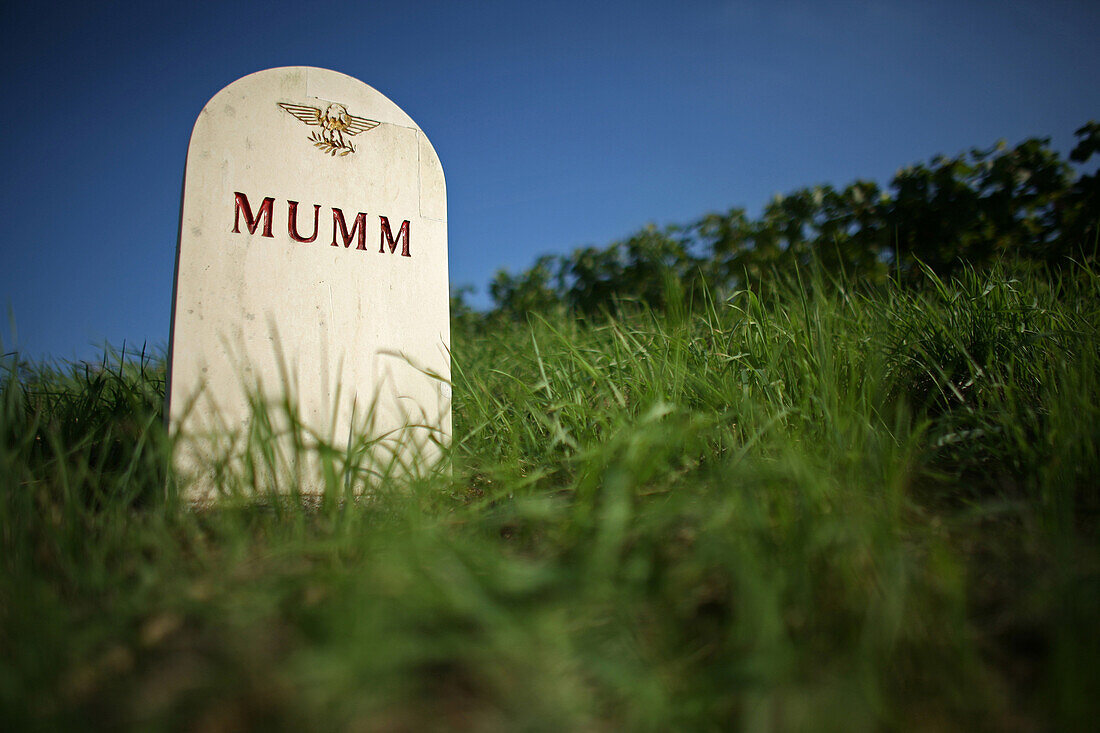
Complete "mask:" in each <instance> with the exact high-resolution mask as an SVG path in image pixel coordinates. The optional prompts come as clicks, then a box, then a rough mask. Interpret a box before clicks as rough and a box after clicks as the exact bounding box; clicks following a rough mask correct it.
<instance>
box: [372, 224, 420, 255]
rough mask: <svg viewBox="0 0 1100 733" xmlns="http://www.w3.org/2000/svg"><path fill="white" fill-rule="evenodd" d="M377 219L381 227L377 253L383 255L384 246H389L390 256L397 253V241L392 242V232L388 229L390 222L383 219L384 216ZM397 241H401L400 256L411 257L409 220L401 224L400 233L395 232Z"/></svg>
mask: <svg viewBox="0 0 1100 733" xmlns="http://www.w3.org/2000/svg"><path fill="white" fill-rule="evenodd" d="M378 219H379V221H380V222H381V225H382V226H381V229H382V233H381V237H380V239H381V243H380V244H379V247H378V251H379V253H382V254H384V253H385V252H386V245H389V248H390V254H393V253H394V252H396V251H397V241H396V240H394V238H393V230H392V229H390V220H389V218H388V217H385V216H380V217H378ZM397 239H399V240H401V256H402V257H412V255H410V254H409V220H408V219H406V220H405V221H403V222H401V229H400V231H398V232H397Z"/></svg>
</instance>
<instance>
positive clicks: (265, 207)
mask: <svg viewBox="0 0 1100 733" xmlns="http://www.w3.org/2000/svg"><path fill="white" fill-rule="evenodd" d="M274 205H275V199H273V198H271V197H270V196H268V197H267V198H265V199H264V202H263V203H262V204H260V210H259V212H258V213H257V214H256V216H252V207H251V206H249V205H248V197H247V196H245V195H244V194H243V193H237V192H234V193H233V233H234V234H240V233H241V213H242V212H243V213H244V225H245V227H246V228H247V229H248V233H249V234H255V233H256V229H257V228H258V227H259V226H260V220H261V219H263V222H264V233H263V236H265V237H270V236H272V235H271V207H272V206H274Z"/></svg>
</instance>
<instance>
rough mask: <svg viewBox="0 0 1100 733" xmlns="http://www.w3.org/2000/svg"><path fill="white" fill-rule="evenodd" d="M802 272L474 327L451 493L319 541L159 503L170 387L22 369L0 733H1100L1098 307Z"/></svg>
mask: <svg viewBox="0 0 1100 733" xmlns="http://www.w3.org/2000/svg"><path fill="white" fill-rule="evenodd" d="M802 275H803V278H802V279H797V278H796V279H794V280H792V281H791V282H788V283H785V284H781V285H778V286H777V287H775V288H774V289H773V290H771V291H770V292H769V294H768V295H767V296H762V297H758V296H757V295H755V294H753V293H750V292H740V293H735V294H733V295H731V296H730V297H728V298H726V299H713V300H712V301H709V302H705V303H694V304H684V305H683V306H682V307H677V308H674V309H672V310H671V311H669V312H667V313H655V312H652V311H649V310H647V309H646V308H644V307H642V306H640V305H638V306H634V305H631V304H623V307H622V313H621V315H619V316H617V317H615V318H607V319H601V320H596V321H591V322H583V321H579V320H575V319H570V318H567V317H563V316H546V317H545V318H539V317H532V318H531V320H530V323H528V324H513V323H508V322H493V323H482V324H476V323H473V324H471V323H467V322H463V323H461V324H456V329H455V334H454V343H453V359H454V368H453V380H454V386H455V389H454V395H455V404H454V416H455V438H454V444H453V447H452V450H451V453H450V459H451V464H452V471H451V472H450V473H444V474H443V475H440V476H436V477H435V478H431V479H425V480H422V481H418V482H415V483H411V484H408V483H398V482H386V483H383V484H381V485H379V486H377V487H376V488H375V490H374V491H373V492H372V494H371V497H370V498H369V499H368V500H363V501H359V502H338V501H325V502H323V503H322V504H321V505H320V506H319V507H313V508H309V509H305V508H296V507H294V506H288V505H286V504H280V503H278V502H274V503H273V502H271V501H267V502H265V503H260V504H257V503H255V502H251V503H250V502H248V501H241V500H239V499H238V500H232V499H231V500H227V501H225V502H223V503H222V504H221V505H219V507H218V508H215V509H212V510H207V511H190V510H188V509H187V508H186V506H184V505H183V504H182V502H181V501H180V500H179V499H178V497H177V495H176V493H175V491H174V490H169V491H166V490H165V488H164V487H165V486H166V484H167V485H168V486H169V487H171V485H172V483H171V481H169V480H168V478H169V476H168V469H167V460H166V456H167V455H168V451H169V450H170V441H169V439H168V436H167V435H166V434H165V432H164V429H163V426H162V416H161V410H162V396H163V364H161V363H160V361H159V360H156V359H149V358H140V359H133V358H129V359H122V358H120V357H119V356H118V355H114V356H112V357H110V358H105V360H104V364H103V365H100V366H97V367H95V368H85V367H75V368H73V367H65V366H60V365H46V366H34V365H26V364H22V365H20V364H18V363H17V362H16V361H15V360H14V358H8V360H7V362H6V366H5V372H4V376H3V383H2V386H0V392H2V394H0V411H2V412H0V530H2V540H0V542H2V544H0V568H2V572H0V720H2V721H4V723H5V724H4V725H2V726H0V727H3V728H5V729H8V730H33V729H45V730H49V729H57V728H59V727H68V728H73V729H87V728H118V727H124V728H136V729H142V730H244V729H256V730H301V729H315V730H380V731H396V730H416V731H419V730H443V729H463V730H467V729H468V730H509V731H511V730H548V731H558V730H591V729H598V730H621V729H626V730H729V729H741V730H750V731H771V730H779V731H785V730H845V731H850V730H877V729H883V728H885V729H903V730H971V729H978V730H982V729H991V730H1032V729H1036V728H1038V729H1049V730H1068V729H1074V728H1079V729H1081V728H1085V727H1086V726H1087V725H1088V724H1089V723H1091V722H1093V721H1094V718H1095V716H1096V714H1097V712H1098V703H1097V701H1098V700H1100V683H1098V677H1097V674H1098V673H1097V669H1098V668H1100V624H1098V623H1097V619H1098V618H1100V543H1098V539H1097V517H1098V509H1100V489H1098V485H1100V480H1098V479H1100V353H1098V352H1100V348H1098V347H1100V333H1098V328H1100V276H1098V275H1097V274H1096V273H1093V272H1089V271H1077V272H1073V273H1069V274H1062V275H1059V276H1057V278H1054V277H1045V276H1040V275H1029V276H1025V277H1022V278H1021V279H1018V280H1017V279H1011V278H1009V277H1008V276H1007V275H1004V274H994V275H979V274H974V273H967V274H966V275H965V276H964V277H962V278H960V279H957V280H953V281H951V282H946V283H944V282H939V281H937V280H935V279H934V278H930V283H931V284H930V286H929V287H928V288H926V289H925V290H923V291H920V292H916V291H912V290H905V289H900V288H897V287H892V286H891V287H887V288H885V289H879V290H875V291H873V292H870V291H868V292H863V291H860V290H859V289H858V288H856V289H853V288H848V287H842V286H837V285H836V284H830V283H822V282H820V281H819V280H815V279H814V278H813V276H812V275H811V274H808V273H802ZM670 296H672V297H671V300H672V301H673V302H677V298H676V297H675V288H674V287H673V288H671V289H670ZM335 453H336V451H334V454H335ZM327 480H328V482H329V485H330V488H331V490H332V493H333V495H334V496H335V495H339V492H340V491H342V490H343V479H342V478H341V477H340V476H339V475H338V474H337V472H331V473H330V475H328V477H327ZM244 483H246V484H247V483H248V482H247V481H244Z"/></svg>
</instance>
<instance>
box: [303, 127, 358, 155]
mask: <svg viewBox="0 0 1100 733" xmlns="http://www.w3.org/2000/svg"><path fill="white" fill-rule="evenodd" d="M309 139H310V141H311V142H312V143H313V147H315V148H317V149H319V150H320V151H321V152H323V153H328V154H329V155H333V156H336V155H339V156H340V157H343V156H345V155H348V154H350V153H354V152H355V146H354V145H352V144H351V143H350V142H348V141H346V140H341V141H339V142H334V141H332V140H329V139H327V138H325V137H324V136H322V135H321V133H319V132H311V133H310V135H309ZM341 142H342V143H343V144H342V145H341V144H340V143H341Z"/></svg>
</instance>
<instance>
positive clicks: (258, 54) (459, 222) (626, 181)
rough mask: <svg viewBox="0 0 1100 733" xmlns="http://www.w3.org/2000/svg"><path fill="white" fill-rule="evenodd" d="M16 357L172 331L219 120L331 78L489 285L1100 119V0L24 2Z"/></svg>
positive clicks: (14, 12)
mask: <svg viewBox="0 0 1100 733" xmlns="http://www.w3.org/2000/svg"><path fill="white" fill-rule="evenodd" d="M0 13H2V16H0V17H2V23H3V25H2V28H3V34H4V35H3V37H4V43H3V48H2V49H0V53H2V54H3V61H4V65H3V68H4V70H5V73H4V81H3V102H4V106H5V113H4V134H3V137H2V143H0V145H2V160H3V166H2V169H0V171H2V172H0V181H2V187H3V188H2V195H3V212H4V213H3V219H2V221H3V230H2V234H0V237H2V239H0V242H2V244H0V308H3V310H4V313H3V317H2V323H0V337H2V339H3V347H4V350H5V351H8V350H10V349H11V348H12V344H13V334H12V332H11V327H10V323H9V318H8V310H9V309H11V310H13V311H14V321H15V325H16V330H17V338H16V339H15V343H16V345H17V346H18V347H19V348H20V349H21V350H22V351H23V352H24V353H26V354H28V355H30V356H32V357H35V358H42V357H46V356H52V357H58V358H73V357H78V358H93V357H94V356H95V355H96V354H97V353H98V351H99V349H100V347H101V345H102V344H103V343H104V342H105V341H109V342H110V343H112V344H115V345H119V344H121V343H122V341H123V340H124V339H125V340H126V341H127V343H128V344H130V345H134V344H136V345H138V346H140V344H141V343H142V342H143V341H147V342H148V343H149V344H150V345H151V346H161V347H164V346H166V344H167V339H168V326H169V323H168V321H169V313H170V307H171V296H172V268H173V263H174V256H175V247H176V233H177V232H176V229H177V226H178V211H179V195H180V184H181V178H182V174H183V166H184V157H185V154H186V149H187V141H188V137H189V135H190V131H191V126H192V124H193V123H194V120H195V117H196V116H197V115H198V113H199V110H200V109H202V106H203V105H204V104H205V102H206V101H207V100H208V99H209V98H210V97H211V96H213V95H214V93H215V92H217V91H218V90H219V89H221V88H222V87H223V86H225V85H226V84H229V83H230V82H232V81H233V80H235V79H237V78H239V77H241V76H244V75H245V74H248V73H251V72H253V71H258V70H260V69H264V68H269V67H273V66H287V65H309V66H321V67H326V68H331V69H336V70H338V71H342V72H344V73H346V74H350V75H352V76H355V77H357V78H359V79H362V80H363V81H365V82H366V83H368V84H370V85H372V86H374V87H375V88H377V89H378V90H379V91H381V92H382V93H384V94H386V95H387V96H389V97H390V98H391V99H393V100H394V101H395V102H396V103H397V104H398V105H399V106H401V107H402V108H403V109H405V111H406V112H408V113H409V114H410V115H411V116H412V117H413V119H415V120H416V121H417V122H418V123H419V125H420V126H421V128H423V129H424V131H425V132H426V133H427V134H428V136H429V137H430V138H431V140H432V142H433V144H434V145H435V148H436V150H437V152H438V153H439V156H440V158H441V159H442V161H443V166H444V170H445V171H446V175H447V185H448V195H449V220H450V224H449V226H450V257H451V259H450V275H451V283H452V286H454V285H461V284H471V285H474V286H476V287H477V289H478V295H477V296H475V302H477V303H479V304H485V303H487V302H488V300H487V296H486V294H485V293H486V285H487V283H488V281H489V279H490V278H491V277H492V275H493V273H494V272H495V271H496V270H497V269H498V268H501V267H504V268H509V269H512V270H519V269H522V268H524V267H526V266H528V265H529V264H530V263H531V262H532V261H533V259H534V258H535V257H536V256H537V255H539V254H542V253H546V252H568V251H571V250H572V249H574V248H576V247H579V246H583V245H588V244H598V245H604V244H607V243H608V242H610V241H612V240H614V239H618V238H621V237H624V236H626V235H628V234H629V233H631V232H632V231H634V230H636V229H638V228H640V227H642V226H643V225H645V224H646V223H647V222H655V223H657V224H658V225H664V224H669V223H686V222H689V221H691V220H694V219H696V218H697V217H699V216H701V215H702V214H704V213H706V212H708V211H713V210H725V209H728V208H730V207H732V206H744V207H746V208H748V209H749V211H750V212H751V213H756V212H758V211H759V209H760V207H761V206H762V205H763V204H764V203H765V202H766V201H767V200H768V199H769V198H770V197H771V196H772V195H773V194H775V193H776V192H785V191H789V190H791V189H794V188H797V187H800V186H804V185H812V184H814V183H833V184H844V183H847V182H849V181H851V180H852V179H854V178H857V177H863V178H871V179H874V180H877V181H879V182H880V183H886V182H887V181H888V180H889V178H890V176H891V175H893V173H894V172H895V170H896V169H897V168H898V167H899V166H902V165H905V164H909V163H914V162H919V161H926V160H927V159H928V158H930V157H931V156H932V155H934V154H936V153H947V154H954V153H958V152H961V151H963V150H965V149H967V148H969V147H972V146H985V145H988V144H991V143H993V142H995V141H996V140H998V139H1001V138H1004V139H1006V140H1007V141H1008V142H1010V143H1013V142H1017V141H1019V140H1021V139H1024V138H1026V137H1029V136H1036V135H1039V136H1051V137H1052V138H1053V142H1054V145H1055V146H1056V147H1057V148H1058V149H1060V150H1062V151H1063V152H1067V151H1068V150H1069V149H1070V147H1072V140H1073V136H1072V133H1073V130H1074V129H1076V128H1077V127H1079V126H1080V125H1081V124H1083V123H1084V122H1086V121H1087V120H1088V119H1090V118H1100V73H1098V72H1100V43H1098V42H1097V39H1098V37H1100V3H1097V2H1094V1H1091V0H1090V1H1082V2H1058V1H1057V0H1055V1H1053V2H1051V1H1050V0H1047V1H1044V2H1005V1H1003V0H1002V1H1000V2H968V1H967V0H953V1H951V2H938V1H934V2H933V1H924V0H922V1H920V2H916V1H914V0H907V1H906V2H870V1H862V2H816V1H813V0H803V1H793V2H784V1H783V0H778V1H776V2H765V1H760V2H724V1H719V0H681V1H680V2H639V1H634V2H617V3H616V2H606V3H605V2H598V1H597V0H589V1H588V2H560V3H558V2H473V1H469V0H468V1H466V2H415V1H402V2H393V1H391V2H384V3H383V2H377V3H376V2H341V1H339V0H331V1H330V2H325V3H310V2H295V3H287V2H253V3H238V2H230V1H222V2H217V3H212V2H211V3H204V2H194V3H186V2H183V3H163V4H161V3H140V4H139V3H125V2H122V3H107V2H90V3H84V2H82V3H69V4H67V3H65V2H61V3H53V4H39V3H16V2H6V3H3V9H2V10H0Z"/></svg>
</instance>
